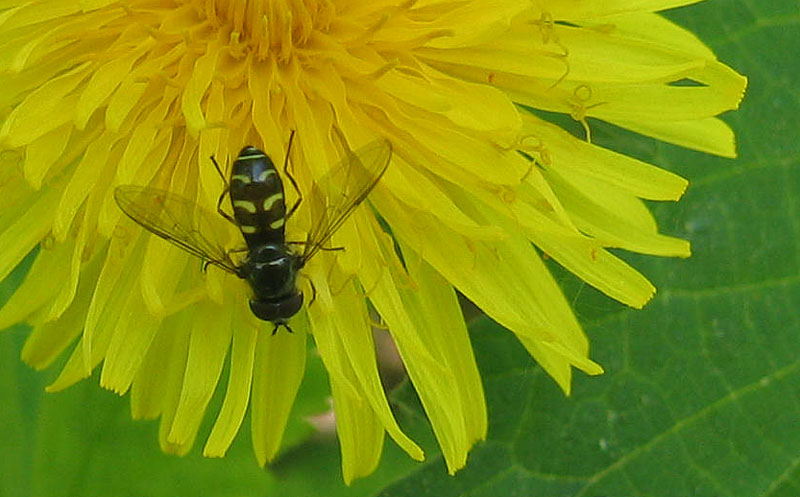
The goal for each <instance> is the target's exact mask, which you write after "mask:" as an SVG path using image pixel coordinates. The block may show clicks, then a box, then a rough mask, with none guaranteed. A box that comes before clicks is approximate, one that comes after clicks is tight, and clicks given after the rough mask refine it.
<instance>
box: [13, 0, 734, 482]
mask: <svg viewBox="0 0 800 497" xmlns="http://www.w3.org/2000/svg"><path fill="white" fill-rule="evenodd" d="M690 3H694V2H693V1H668V2H665V1H655V0H650V1H648V0H642V1H639V2H573V1H565V0H539V1H530V2H528V1H511V0H463V1H458V2H453V1H437V0H418V1H414V0H406V1H398V0H375V1H370V2H365V1H353V0H304V1H301V0H281V1H279V0H248V1H230V0H227V1H226V0H205V1H199V0H195V1H191V0H183V1H181V0H172V1H169V0H127V1H108V0H83V1H80V2H78V1H63V0H34V1H29V2H21V1H13V0H10V1H7V2H3V4H2V6H0V45H2V47H1V48H0V81H2V82H3V87H4V91H3V93H2V95H0V100H2V103H0V110H2V112H0V246H1V247H3V250H2V256H0V278H5V277H6V276H7V275H8V274H9V273H10V271H11V270H13V268H14V267H16V266H17V265H18V264H19V263H20V261H22V260H23V258H25V256H26V255H27V254H29V253H31V252H32V251H34V250H36V249H37V247H39V250H38V253H37V255H36V258H35V261H34V262H33V265H32V267H31V269H30V271H29V273H28V275H27V278H26V279H25V281H24V283H23V284H22V285H21V286H20V288H19V289H18V290H17V291H16V293H15V294H14V295H13V296H12V298H11V300H10V301H9V302H8V303H7V304H6V305H5V306H4V307H3V309H2V310H0V328H5V327H7V326H9V325H11V324H13V323H16V322H20V321H25V322H27V323H29V324H30V325H31V327H32V331H31V334H30V336H29V338H28V340H27V343H26V345H25V347H24V350H23V359H24V360H25V361H27V362H28V363H29V364H31V365H33V366H34V367H36V368H46V367H48V366H49V365H51V364H52V363H53V361H54V360H55V359H56V358H58V357H60V356H61V355H62V354H66V355H67V356H68V360H67V362H66V365H65V366H64V368H63V369H62V371H61V373H60V375H59V376H58V378H57V379H56V380H55V381H54V382H53V384H52V385H50V387H49V389H50V390H59V389H63V388H65V387H67V386H69V385H71V384H74V383H75V382H77V381H79V380H81V379H83V378H86V377H88V376H89V375H90V374H91V372H92V371H93V370H94V369H95V368H98V367H99V368H100V384H101V385H102V386H103V387H105V388H108V389H111V390H113V391H115V392H118V393H120V394H123V393H129V394H130V401H131V406H132V413H133V416H134V417H137V418H159V419H160V430H159V440H160V444H161V447H162V448H163V449H164V450H166V451H169V452H173V453H178V454H183V453H186V452H187V451H188V450H189V449H190V448H191V447H192V445H193V443H194V441H195V437H196V435H197V431H198V427H199V425H200V422H201V421H202V419H203V417H204V416H205V415H206V410H207V406H208V404H209V401H210V399H211V396H212V394H213V393H214V391H215V389H216V388H217V387H218V385H222V387H221V388H224V401H223V404H222V407H221V408H220V410H219V412H218V413H215V415H216V422H215V424H214V426H213V429H212V431H211V433H210V435H209V436H208V438H207V440H205V442H204V449H203V451H204V453H205V454H206V455H208V456H222V455H224V453H225V451H226V450H227V448H228V447H229V445H230V444H231V442H232V440H233V438H234V437H235V435H236V433H237V432H238V431H239V430H240V428H241V426H242V422H243V419H244V416H245V413H246V412H247V410H248V409H249V410H250V412H251V416H250V420H251V427H250V429H251V431H252V438H253V446H254V451H255V455H256V458H257V460H258V461H259V463H261V464H265V463H266V462H268V461H270V460H271V459H273V458H274V457H275V455H276V453H277V451H278V449H279V447H280V443H281V436H282V434H283V430H284V427H285V425H286V421H287V418H288V416H289V411H290V409H291V406H292V402H293V400H294V397H295V395H296V392H297V389H298V386H299V384H300V381H301V379H302V375H303V372H304V368H305V357H306V343H307V340H308V338H309V337H313V340H314V343H315V345H316V347H317V349H318V351H319V353H320V355H321V357H322V360H323V362H324V364H325V366H326V368H327V370H328V372H329V375H330V383H331V390H332V394H333V398H334V405H335V410H336V416H337V429H338V435H339V440H340V444H341V450H342V464H343V473H344V478H345V480H346V481H351V480H352V479H353V478H356V477H359V476H363V475H366V474H368V473H370V472H371V471H372V470H373V469H374V468H375V466H376V465H377V463H378V460H379V458H380V453H381V448H382V445H383V442H384V437H385V435H386V434H388V435H389V436H390V437H391V438H392V439H393V440H394V441H395V442H396V443H397V444H398V445H399V446H400V447H402V448H403V449H404V450H405V451H406V452H408V454H409V455H410V456H411V457H414V458H416V459H421V458H422V457H423V454H422V450H421V449H420V448H419V447H418V446H417V444H416V443H415V442H414V441H413V440H411V439H410V438H409V437H408V436H407V435H406V434H405V433H404V432H403V431H402V429H401V428H400V426H399V425H398V423H397V422H396V420H395V418H394V416H393V414H392V411H391V409H390V407H389V404H388V402H387V400H386V396H385V393H384V391H383V388H382V386H381V382H380V378H379V375H378V370H377V365H376V360H375V353H374V344H373V339H372V331H371V327H370V324H371V322H372V317H371V314H370V313H371V312H372V313H377V314H379V315H380V318H381V320H382V321H383V322H384V323H385V324H386V325H387V326H388V328H389V329H390V333H391V336H392V338H393V340H394V342H395V343H396V345H397V347H398V350H399V352H400V355H401V357H402V359H403V362H404V365H405V367H406V369H407V371H408V375H409V378H410V379H411V381H412V383H413V385H414V387H415V389H416V391H417V393H418V394H419V397H420V400H421V403H422V406H423V408H424V409H425V412H426V414H427V416H428V418H429V420H430V422H431V425H432V427H433V431H434V434H435V435H436V438H437V440H438V442H439V444H440V446H441V449H442V453H443V456H444V460H445V462H446V464H447V468H448V470H449V471H450V472H454V471H456V470H457V469H459V468H461V467H462V466H463V465H464V464H465V462H466V458H467V452H468V450H469V449H470V447H471V446H472V445H473V444H474V443H475V442H476V441H478V440H481V439H483V438H484V437H485V436H486V426H487V419H486V408H485V403H484V398H483V390H482V387H481V380H480V377H479V374H478V370H477V367H476V365H475V360H474V358H473V353H472V349H471V346H470V342H469V338H468V335H467V330H466V326H465V324H464V319H463V317H462V315H461V313H460V309H459V305H458V300H457V295H456V290H458V291H459V292H461V293H462V294H463V295H465V296H466V297H467V298H469V299H470V300H471V301H472V302H474V303H475V304H477V305H478V306H479V307H480V308H481V309H482V310H483V311H484V312H485V313H486V314H487V315H488V316H490V317H491V318H493V319H494V320H496V321H497V322H498V323H500V324H501V325H503V326H504V327H506V328H507V329H509V330H510V331H511V332H512V333H514V334H515V335H516V337H518V339H519V340H520V342H521V343H522V344H523V345H524V346H525V348H526V349H527V350H528V351H529V352H530V353H531V355H532V356H533V357H534V358H535V359H536V360H537V361H538V363H539V364H540V365H541V366H542V368H544V370H545V371H547V373H549V374H550V375H551V376H552V377H553V379H554V380H555V381H556V382H557V383H558V384H559V385H560V386H561V388H562V389H563V390H564V391H565V392H569V388H570V382H571V378H572V376H571V374H572V368H573V367H574V368H578V369H579V370H582V371H584V372H586V373H588V374H598V373H600V372H601V371H602V370H601V368H600V366H599V365H598V364H596V363H595V362H593V361H592V360H591V359H590V358H589V344H588V340H587V338H586V336H585V335H584V334H583V332H582V331H581V329H580V326H579V324H578V322H577V320H576V319H575V317H574V315H573V313H572V311H571V309H570V307H569V305H568V303H567V301H566V300H565V298H564V296H563V295H562V293H561V291H560V290H559V288H558V286H557V284H556V282H555V281H554V279H553V277H552V276H551V275H550V273H549V272H548V270H547V268H546V267H545V265H544V264H543V262H542V254H547V256H548V257H550V258H552V259H553V260H555V261H556V262H557V263H559V264H560V265H562V266H563V267H565V268H566V269H568V270H569V271H571V272H573V273H575V274H576V275H578V276H579V277H580V278H582V279H583V280H585V281H586V282H587V283H589V284H590V285H592V286H594V287H596V288H598V289H599V290H600V291H602V292H604V293H606V294H607V295H609V296H610V297H613V298H615V299H617V300H619V301H621V302H623V303H625V304H628V305H630V306H632V307H637V308H638V307H641V306H643V305H644V304H645V303H646V302H647V301H648V300H649V299H650V298H651V297H652V295H653V293H654V291H655V289H654V287H653V286H652V285H651V284H650V283H649V282H648V281H647V279H646V278H645V277H644V276H642V275H641V274H639V273H638V272H637V271H636V270H635V269H633V268H632V267H630V266H629V265H628V264H626V263H625V262H623V261H622V260H621V259H619V258H618V257H617V256H615V255H613V254H612V253H611V252H609V250H608V249H609V248H618V249H624V250H628V251H633V252H639V253H644V254H651V255H658V256H678V257H686V256H688V255H689V245H688V243H687V242H685V241H683V240H680V239H676V238H673V237H670V236H667V235H664V234H661V233H659V232H658V229H657V227H656V224H655V221H654V219H653V217H652V216H651V214H650V213H649V211H648V210H647V207H646V206H645V204H644V202H643V200H652V201H674V200H677V199H678V198H679V197H680V196H681V194H682V193H683V191H684V190H685V188H686V186H687V182H686V181H685V180H684V179H682V178H680V177H678V176H676V175H675V174H672V173H670V172H668V171H665V170H662V169H659V168H657V167H655V166H653V165H650V164H646V163H643V162H641V161H639V160H636V159H633V158H631V157H627V156H624V155H621V154H618V153H616V152H614V151H611V150H607V149H604V148H601V147H599V146H596V145H593V144H592V143H591V140H590V138H591V135H590V131H591V126H590V124H591V123H590V121H589V119H598V120H603V121H606V122H609V123H613V124H615V125H617V126H620V127H622V128H626V129H629V130H632V131H635V132H638V133H641V134H643V135H646V136H650V137H655V138H657V139H660V140H663V141H666V142H670V143H674V144H678V145H681V146H685V147H689V148H693V149H697V150H701V151H705V152H709V153H714V154H718V155H722V156H728V157H731V156H734V155H735V151H734V138H733V133H732V132H731V130H730V129H729V128H728V127H727V126H726V125H725V124H724V123H723V122H722V121H721V120H719V119H718V118H717V117H715V116H717V115H718V114H720V113H722V112H724V111H726V110H729V109H733V108H736V106H737V105H738V103H739V101H740V100H741V98H742V95H743V92H744V88H745V84H746V80H745V79H744V78H743V77H742V76H740V75H738V74H737V73H736V72H735V71H733V70H732V69H730V68H729V67H727V66H725V65H724V64H722V63H721V62H719V61H718V60H717V59H716V57H715V56H714V54H713V53H712V52H711V51H710V50H709V49H708V48H707V47H706V46H705V45H703V44H702V42H700V41H699V40H698V39H697V38H696V37H695V36H694V35H692V34H691V33H689V32H688V31H686V30H684V29H682V28H680V27H678V26H676V25H675V24H673V23H672V22H670V21H668V20H666V19H665V18H663V17H661V16H660V15H659V14H657V13H656V12H657V11H659V10H663V9H665V8H670V7H674V6H678V5H684V4H690ZM685 82H691V83H692V84H682V83H685ZM537 109H538V110H543V111H548V112H555V113H562V114H567V115H570V116H572V117H573V118H574V119H575V120H577V121H579V122H580V123H582V124H583V125H584V127H585V130H586V135H585V136H582V137H575V136H573V135H571V134H569V133H567V132H566V131H564V130H563V129H561V128H559V127H558V126H555V125H553V124H551V123H549V122H547V121H545V120H543V119H542V118H541V117H539V116H537V114H536V113H535V112H534V110H537ZM291 131H295V132H296V143H295V145H294V146H293V148H292V150H291V152H290V154H289V156H290V162H291V166H292V168H293V172H294V175H295V177H296V179H297V183H298V187H299V190H300V192H303V193H304V196H305V195H307V194H308V193H309V192H310V191H312V189H313V188H314V185H315V184H317V183H318V182H319V181H320V180H321V179H322V178H323V177H324V176H325V174H326V172H327V171H328V170H329V169H330V168H331V166H332V165H333V164H335V163H337V162H338V161H339V160H341V158H342V157H343V156H344V155H345V154H346V153H347V150H348V149H352V150H357V149H358V148H359V147H360V146H362V145H364V144H366V143H370V142H372V141H374V140H376V139H385V140H388V141H389V142H390V143H391V145H392V150H393V154H392V159H391V163H390V165H389V167H388V169H387V171H386V173H385V175H384V176H383V177H382V179H381V180H380V182H379V183H378V184H377V185H376V187H375V188H374V190H373V191H372V193H371V195H370V198H369V205H367V204H364V205H363V206H362V207H360V208H359V209H358V210H356V211H355V213H354V214H353V216H352V217H351V218H350V220H349V221H348V222H347V223H345V224H344V225H343V226H342V228H341V229H340V230H339V232H337V233H336V235H335V236H334V238H333V240H332V241H331V245H332V246H340V247H345V250H344V251H330V252H323V253H320V254H319V256H317V257H316V258H315V259H314V260H313V262H312V263H310V264H309V265H308V266H307V267H306V269H305V276H306V278H304V279H303V283H302V284H303V285H304V289H305V291H306V292H308V287H309V283H308V281H307V280H309V281H310V282H313V285H314V288H315V291H316V292H317V297H316V299H315V303H314V304H313V305H311V306H307V308H306V310H304V311H303V312H301V313H300V314H299V315H298V316H297V317H296V319H294V320H293V322H292V327H293V329H294V330H295V333H293V334H289V333H278V334H276V335H275V336H270V333H269V332H268V330H269V329H270V326H269V325H267V324H265V323H263V322H260V321H258V320H257V319H255V318H254V317H253V316H252V314H251V313H250V311H249V309H248V308H247V304H246V302H247V298H248V297H247V296H248V289H247V287H246V285H245V284H244V283H243V282H242V281H241V280H239V279H237V278H235V277H233V276H230V275H227V274H225V273H223V272H221V271H217V270H215V269H214V268H211V269H209V270H208V271H207V272H205V273H203V272H202V271H201V270H200V263H199V261H198V260H197V259H195V258H192V257H191V256H189V255H187V254H185V253H183V252H181V251H180V250H179V249H177V248H176V247H173V246H171V245H168V244H167V243H165V242H164V241H163V240H161V239H159V238H157V237H154V236H150V235H149V234H148V233H147V232H145V231H144V230H141V229H140V228H139V227H138V226H136V225H135V224H133V223H132V222H130V220H128V219H127V218H125V217H124V216H123V215H122V213H121V212H120V210H119V208H118V206H117V205H116V204H115V202H114V200H113V190H114V187H115V186H117V185H123V184H135V185H149V186H153V187H158V188H162V189H166V190H169V191H171V192H176V193H178V194H180V195H182V196H184V197H187V198H190V199H193V200H194V201H196V202H197V203H198V204H200V205H202V206H204V207H205V208H207V209H209V210H211V211H212V212H213V210H214V209H215V207H216V201H217V198H218V197H219V195H220V193H221V191H222V189H223V187H224V185H223V183H222V181H221V179H220V178H219V176H218V174H217V172H216V170H215V169H214V167H213V166H212V165H211V163H210V161H209V157H210V156H211V155H214V156H215V157H217V158H218V159H220V163H221V164H223V165H225V164H229V163H230V161H231V160H233V158H235V154H236V152H237V151H238V150H239V149H241V148H242V147H243V146H245V145H251V144H252V145H256V146H258V147H260V148H262V149H263V150H264V151H265V152H266V153H267V154H268V155H270V156H271V157H272V158H273V159H276V162H280V161H281V160H282V159H283V158H284V156H285V155H286V154H287V150H286V148H287V141H288V137H289V135H290V132H291ZM287 195H292V193H291V192H290V193H287ZM312 207H313V206H309V207H308V208H304V207H303V206H302V205H301V207H300V209H299V210H298V213H297V215H296V216H295V217H293V218H292V219H291V220H290V223H291V226H288V230H289V232H288V235H287V236H289V237H290V238H292V239H295V240H298V239H303V237H304V234H305V233H306V232H307V231H308V230H309V229H311V228H312V226H311V225H312V223H313V208H312ZM218 234H219V237H220V239H222V240H224V243H225V244H226V246H227V247H229V248H235V247H236V246H237V245H241V234H239V233H238V232H237V231H236V230H235V228H234V227H232V226H228V225H226V224H225V223H224V222H223V221H221V223H220V228H219V233H218ZM226 363H227V364H228V365H229V366H228V367H227V369H225V365H226ZM224 369H225V370H226V371H227V372H228V373H227V378H222V376H223V374H222V373H223V370H224Z"/></svg>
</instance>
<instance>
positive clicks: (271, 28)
mask: <svg viewBox="0 0 800 497" xmlns="http://www.w3.org/2000/svg"><path fill="white" fill-rule="evenodd" d="M191 3H192V5H193V6H194V8H195V10H196V11H197V13H198V14H199V15H200V17H204V18H205V19H206V20H207V21H208V22H209V23H211V24H212V26H214V27H215V28H217V29H220V28H221V29H226V28H227V29H228V30H229V32H230V33H229V34H230V44H231V45H232V46H233V47H236V46H239V48H244V46H248V47H250V49H251V50H252V51H253V52H254V53H255V54H256V56H257V57H258V58H262V59H263V58H266V57H268V56H270V55H278V57H279V58H285V57H287V56H288V55H289V54H290V53H291V50H292V49H294V48H296V47H301V46H304V45H305V44H306V43H307V42H308V41H309V39H311V37H312V33H313V32H314V31H326V30H328V28H329V27H330V24H331V22H332V20H333V18H334V16H335V15H336V7H335V5H334V3H333V1H331V0H193V1H192V2H191Z"/></svg>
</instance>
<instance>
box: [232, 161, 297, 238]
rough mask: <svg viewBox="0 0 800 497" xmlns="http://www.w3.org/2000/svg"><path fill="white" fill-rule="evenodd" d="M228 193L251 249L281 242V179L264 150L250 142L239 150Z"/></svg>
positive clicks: (282, 200) (282, 233)
mask: <svg viewBox="0 0 800 497" xmlns="http://www.w3.org/2000/svg"><path fill="white" fill-rule="evenodd" d="M230 196H231V205H232V207H233V215H234V218H235V219H236V222H237V224H238V225H239V229H240V230H241V231H242V235H244V240H245V242H246V243H247V246H248V247H249V248H250V249H251V250H252V249H253V248H254V247H259V246H262V245H264V244H267V243H283V242H284V240H285V235H284V223H285V221H286V202H285V201H284V198H283V183H281V179H280V176H278V171H277V170H276V169H275V164H274V163H273V162H272V160H271V159H270V158H269V157H268V156H267V155H266V154H265V153H264V152H262V151H261V150H259V149H257V148H255V147H251V146H247V147H244V148H243V149H242V151H241V152H239V157H237V158H236V161H235V162H234V163H233V169H232V170H231V181H230Z"/></svg>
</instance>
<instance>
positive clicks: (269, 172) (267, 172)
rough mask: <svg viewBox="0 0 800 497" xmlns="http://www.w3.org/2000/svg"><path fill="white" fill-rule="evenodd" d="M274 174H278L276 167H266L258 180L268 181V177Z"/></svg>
mask: <svg viewBox="0 0 800 497" xmlns="http://www.w3.org/2000/svg"><path fill="white" fill-rule="evenodd" d="M273 174H277V173H276V172H275V170H274V169H266V170H264V171H261V174H259V175H258V181H266V179H267V178H269V177H270V176H272V175H273Z"/></svg>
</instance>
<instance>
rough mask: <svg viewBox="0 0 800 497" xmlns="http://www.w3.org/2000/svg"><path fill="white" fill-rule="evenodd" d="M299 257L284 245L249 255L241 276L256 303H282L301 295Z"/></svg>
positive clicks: (262, 249) (264, 246)
mask: <svg viewBox="0 0 800 497" xmlns="http://www.w3.org/2000/svg"><path fill="white" fill-rule="evenodd" d="M299 268H300V257H299V256H298V255H296V254H295V253H294V252H292V251H291V249H289V247H288V246H287V245H285V244H265V245H262V246H260V247H257V248H255V249H254V250H251V251H250V254H249V255H248V257H247V259H246V260H245V261H244V264H242V266H241V269H240V272H241V274H242V276H243V277H244V278H245V279H246V280H247V282H248V283H249V284H250V287H251V288H252V289H253V293H254V294H255V297H256V299H255V300H267V301H270V300H281V299H285V298H287V297H288V296H292V295H295V294H297V293H298V291H297V284H296V282H297V272H298V270H299Z"/></svg>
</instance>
